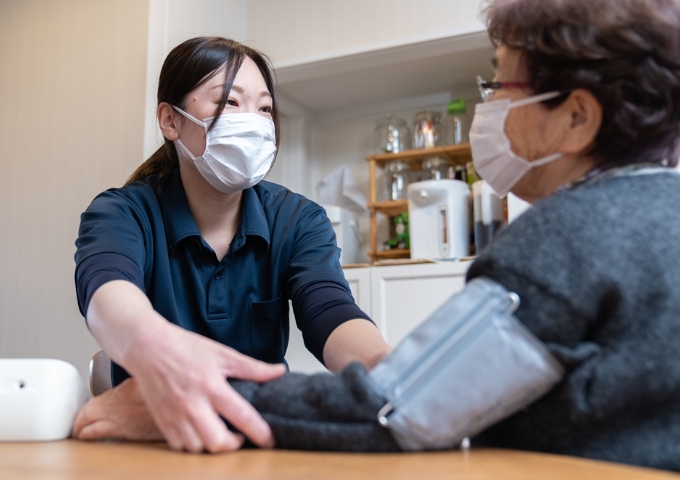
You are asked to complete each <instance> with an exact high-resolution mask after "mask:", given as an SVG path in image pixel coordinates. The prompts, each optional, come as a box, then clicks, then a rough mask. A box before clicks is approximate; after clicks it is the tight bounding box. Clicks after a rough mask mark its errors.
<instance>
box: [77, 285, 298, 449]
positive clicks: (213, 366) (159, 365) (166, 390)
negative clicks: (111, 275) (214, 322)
mask: <svg viewBox="0 0 680 480" xmlns="http://www.w3.org/2000/svg"><path fill="white" fill-rule="evenodd" d="M87 321H88V326H89V327H90V330H91V331H92V334H93V335H94V337H95V338H96V339H97V341H98V342H99V344H100V345H101V346H102V347H103V348H104V350H105V351H106V352H107V353H108V354H109V355H110V356H111V358H112V359H113V360H114V361H116V362H117V363H119V364H120V365H122V366H123V367H124V368H125V369H126V370H127V371H128V372H130V374H131V375H132V376H133V377H134V378H135V379H136V381H137V382H138V387H139V392H140V393H141V396H142V398H143V399H144V402H145V403H146V406H147V407H148V409H149V411H150V413H151V416H152V417H153V420H154V421H155V423H156V425H157V426H158V428H159V429H160V431H161V432H162V433H163V436H164V437H165V439H166V440H167V442H168V444H169V445H170V447H171V448H173V449H175V450H187V451H190V452H201V451H204V450H207V451H209V452H223V451H229V450H236V449H238V448H239V447H240V446H241V444H242V443H243V438H242V437H241V436H239V435H237V434H234V433H232V432H230V431H229V430H228V429H227V427H226V426H225V424H224V422H223V421H222V419H221V418H220V415H221V416H222V417H224V418H225V419H227V420H228V421H229V422H230V423H231V424H233V425H234V426H235V427H236V428H238V429H239V430H240V431H241V432H243V434H245V435H246V436H247V437H248V438H249V439H250V440H252V441H253V443H255V444H256V445H258V446H261V447H271V446H272V445H273V444H274V441H273V436H272V433H271V430H270V429H269V426H268V425H267V423H266V422H265V421H264V420H263V419H262V417H260V415H259V414H258V413H257V411H256V410H255V409H254V408H253V407H252V406H251V405H250V404H249V403H248V402H246V401H245V399H243V398H242V397H241V396H240V395H238V394H237V393H236V392H235V391H234V390H233V389H232V388H231V387H230V386H229V384H228V383H227V381H226V379H227V378H228V377H233V378H239V379H243V380H252V381H255V382H266V381H269V380H272V379H274V378H277V377H279V376H281V375H283V373H284V372H285V367H284V366H283V365H269V364H267V363H264V362H260V361H257V360H254V359H252V358H250V357H247V356H245V355H242V354H240V353H238V352H236V351H235V350H233V349H231V348H228V347H225V346H224V345H222V344H220V343H217V342H215V341H213V340H210V339H208V338H205V337H203V336H200V335H198V334H195V333H192V332H189V331H186V330H183V329H182V328H180V327H178V326H176V325H173V324H171V323H169V322H168V321H167V320H165V319H164V318H163V317H162V316H160V315H159V314H158V313H157V312H156V311H154V310H153V308H152V306H151V303H150V302H149V300H148V298H147V297H146V295H145V294H144V292H142V291H141V290H140V289H139V288H137V287H136V286H135V285H133V284H132V283H130V282H126V281H122V280H116V281H112V282H108V283H106V284H104V285H102V286H101V287H99V288H98V289H97V291H96V292H95V293H94V295H93V296H92V300H91V301H90V306H89V307H88V311H87Z"/></svg>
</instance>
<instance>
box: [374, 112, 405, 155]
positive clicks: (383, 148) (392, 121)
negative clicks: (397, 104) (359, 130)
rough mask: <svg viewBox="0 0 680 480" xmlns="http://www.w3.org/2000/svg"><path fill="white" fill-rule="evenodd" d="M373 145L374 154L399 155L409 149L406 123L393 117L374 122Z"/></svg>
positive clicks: (381, 118) (388, 116)
mask: <svg viewBox="0 0 680 480" xmlns="http://www.w3.org/2000/svg"><path fill="white" fill-rule="evenodd" d="M374 143H375V151H376V153H399V152H403V151H404V150H408V149H410V148H411V132H410V131H409V128H408V126H407V125H406V121H405V120H403V119H401V118H399V117H395V116H393V115H386V116H384V117H380V118H379V119H378V120H376V126H375V132H374Z"/></svg>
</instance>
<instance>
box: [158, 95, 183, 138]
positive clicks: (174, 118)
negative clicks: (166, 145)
mask: <svg viewBox="0 0 680 480" xmlns="http://www.w3.org/2000/svg"><path fill="white" fill-rule="evenodd" d="M156 116H157V117H158V126H159V127H160V129H161V132H162V133H163V136H164V137H165V138H167V139H168V140H170V141H171V142H174V141H175V140H177V139H178V138H179V132H180V130H181V126H182V125H181V122H182V120H181V119H180V118H179V117H180V116H179V115H178V114H177V113H176V112H175V109H174V108H172V105H170V104H169V103H167V102H161V103H160V104H158V109H157V110H156Z"/></svg>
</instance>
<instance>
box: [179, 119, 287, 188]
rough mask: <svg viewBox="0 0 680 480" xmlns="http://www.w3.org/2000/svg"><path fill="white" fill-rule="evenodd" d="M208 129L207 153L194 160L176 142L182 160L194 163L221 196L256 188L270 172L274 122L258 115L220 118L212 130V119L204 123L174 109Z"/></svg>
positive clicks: (187, 151) (183, 146) (182, 145)
mask: <svg viewBox="0 0 680 480" xmlns="http://www.w3.org/2000/svg"><path fill="white" fill-rule="evenodd" d="M173 108H174V109H175V110H177V111H178V112H179V113H181V114H182V115H184V116H185V117H186V118H188V119H189V120H191V121H192V122H194V123H195V124H197V125H200V126H202V127H203V128H205V151H204V152H203V155H201V156H200V157H195V156H194V155H193V154H192V153H191V152H190V151H189V149H188V148H187V147H186V146H185V145H184V144H183V143H182V141H181V140H179V139H177V140H175V147H176V148H177V153H178V155H179V157H180V159H182V157H184V158H188V159H190V160H192V161H193V162H194V165H196V168H197V169H198V171H199V172H200V173H201V175H202V176H203V178H205V180H206V181H207V182H208V183H209V184H210V185H212V186H213V187H214V188H215V189H217V190H219V191H220V192H222V193H235V192H238V191H240V190H245V189H246V188H250V187H252V186H253V185H256V184H257V183H258V182H260V180H262V179H263V178H264V176H265V175H266V174H267V173H268V172H269V169H270V168H271V166H272V163H273V161H274V155H275V154H276V131H275V127H274V122H272V121H271V120H269V119H267V118H264V117H262V116H261V115H257V114H255V113H229V114H224V115H221V116H220V117H219V118H218V119H217V123H215V126H214V127H213V129H212V130H210V131H208V126H209V125H210V122H211V121H212V118H206V119H205V120H203V121H202V122H201V121H200V120H197V119H196V118H194V117H192V116H191V115H189V114H188V113H186V112H185V111H183V110H181V109H179V108H177V107H173Z"/></svg>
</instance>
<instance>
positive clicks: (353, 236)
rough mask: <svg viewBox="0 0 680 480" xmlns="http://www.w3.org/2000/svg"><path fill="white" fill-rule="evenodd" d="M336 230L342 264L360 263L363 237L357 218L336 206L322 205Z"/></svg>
mask: <svg viewBox="0 0 680 480" xmlns="http://www.w3.org/2000/svg"><path fill="white" fill-rule="evenodd" d="M322 207H323V208H324V210H326V215H328V219H329V220H330V221H331V224H332V225H333V230H335V237H336V242H337V243H338V248H340V249H341V250H342V251H341V253H340V264H341V265H348V264H350V263H359V262H360V261H361V259H360V254H361V250H360V245H361V235H360V234H359V224H358V222H357V216H356V215H355V214H354V213H353V212H350V211H349V210H347V209H345V208H342V207H338V206H336V205H322Z"/></svg>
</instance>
